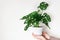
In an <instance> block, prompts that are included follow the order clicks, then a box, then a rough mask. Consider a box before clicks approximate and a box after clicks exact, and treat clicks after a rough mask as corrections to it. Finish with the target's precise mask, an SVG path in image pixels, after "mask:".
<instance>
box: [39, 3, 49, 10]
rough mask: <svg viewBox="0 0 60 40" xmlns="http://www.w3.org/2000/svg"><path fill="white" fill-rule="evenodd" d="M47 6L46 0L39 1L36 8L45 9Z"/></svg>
mask: <svg viewBox="0 0 60 40" xmlns="http://www.w3.org/2000/svg"><path fill="white" fill-rule="evenodd" d="M47 7H48V3H46V2H41V3H40V5H39V6H38V8H40V9H41V10H46V9H47Z"/></svg>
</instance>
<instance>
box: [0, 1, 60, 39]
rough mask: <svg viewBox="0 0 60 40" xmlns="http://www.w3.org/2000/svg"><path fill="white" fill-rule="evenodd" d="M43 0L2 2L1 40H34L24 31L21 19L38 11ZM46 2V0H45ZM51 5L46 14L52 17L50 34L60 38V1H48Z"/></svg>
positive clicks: (0, 5)
mask: <svg viewBox="0 0 60 40" xmlns="http://www.w3.org/2000/svg"><path fill="white" fill-rule="evenodd" d="M41 1H43V0H0V40H34V38H33V37H32V35H31V32H30V31H24V30H23V29H24V26H25V25H24V24H23V22H24V21H22V20H20V18H21V17H22V16H24V15H27V14H28V13H30V12H32V11H34V10H36V9H37V8H36V7H37V6H38V4H39V3H40V2H41ZM44 1H45V0H44ZM46 1H47V2H48V3H49V4H50V5H49V7H48V9H47V10H46V12H48V14H50V15H51V18H52V22H51V23H49V25H50V27H51V29H47V30H48V31H47V32H48V34H49V35H51V36H54V37H60V31H59V30H60V5H59V3H60V0H46Z"/></svg>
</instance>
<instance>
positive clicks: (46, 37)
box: [32, 32, 50, 40]
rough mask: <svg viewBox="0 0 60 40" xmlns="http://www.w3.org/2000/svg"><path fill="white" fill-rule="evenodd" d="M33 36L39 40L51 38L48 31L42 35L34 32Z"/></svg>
mask: <svg viewBox="0 0 60 40" xmlns="http://www.w3.org/2000/svg"><path fill="white" fill-rule="evenodd" d="M32 35H33V37H34V38H36V39H38V40H49V39H50V36H49V35H48V34H47V33H46V32H42V35H41V36H40V35H36V34H34V33H32Z"/></svg>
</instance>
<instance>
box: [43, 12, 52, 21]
mask: <svg viewBox="0 0 60 40" xmlns="http://www.w3.org/2000/svg"><path fill="white" fill-rule="evenodd" d="M43 15H44V17H45V18H46V19H47V20H48V21H49V22H51V18H50V16H49V15H48V14H47V13H44V14H43Z"/></svg>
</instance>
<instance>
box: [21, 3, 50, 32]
mask: <svg viewBox="0 0 60 40" xmlns="http://www.w3.org/2000/svg"><path fill="white" fill-rule="evenodd" d="M47 7H48V3H46V2H41V3H40V5H39V6H38V7H37V8H39V10H37V11H33V12H31V13H30V14H28V15H26V16H23V17H22V18H21V19H22V20H24V19H25V21H24V24H26V26H25V28H24V30H25V31H26V30H27V29H28V28H29V27H31V26H32V25H33V26H34V27H39V22H42V23H44V24H45V25H46V26H47V27H48V28H50V27H49V25H48V23H49V22H51V18H50V16H49V15H48V14H47V13H43V10H46V9H47ZM40 11H42V13H41V12H40Z"/></svg>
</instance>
